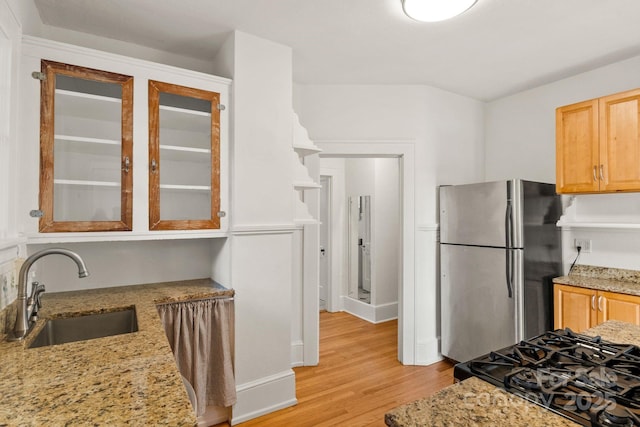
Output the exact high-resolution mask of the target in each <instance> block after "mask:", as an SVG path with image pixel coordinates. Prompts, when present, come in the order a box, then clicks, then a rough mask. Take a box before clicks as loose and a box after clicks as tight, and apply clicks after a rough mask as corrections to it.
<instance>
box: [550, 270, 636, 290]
mask: <svg viewBox="0 0 640 427" xmlns="http://www.w3.org/2000/svg"><path fill="white" fill-rule="evenodd" d="M553 283H558V284H560V285H570V286H579V287H581V288H589V289H596V290H599V291H609V292H618V293H622V294H629V295H638V296H640V271H636V270H623V269H619V268H607V267H594V266H590V265H576V266H575V268H574V269H573V271H572V272H571V274H569V275H568V276H562V277H557V278H555V279H553Z"/></svg>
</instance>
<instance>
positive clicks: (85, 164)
mask: <svg viewBox="0 0 640 427" xmlns="http://www.w3.org/2000/svg"><path fill="white" fill-rule="evenodd" d="M41 71H42V74H40V76H39V78H40V79H41V80H42V83H41V95H40V211H41V215H42V216H41V218H40V222H39V223H40V224H39V229H40V232H60V231H118V230H131V226H132V197H131V196H132V194H131V193H132V186H133V180H132V178H133V173H132V167H133V166H132V161H133V152H132V150H133V145H132V144H133V78H132V77H130V76H126V75H122V74H116V73H108V72H105V71H99V70H94V69H90V68H85V67H78V66H74V65H68V64H62V63H59V62H53V61H44V60H43V61H42V67H41Z"/></svg>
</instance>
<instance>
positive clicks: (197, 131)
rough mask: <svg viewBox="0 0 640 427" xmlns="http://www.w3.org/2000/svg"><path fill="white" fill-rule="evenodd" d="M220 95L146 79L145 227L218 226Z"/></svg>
mask: <svg viewBox="0 0 640 427" xmlns="http://www.w3.org/2000/svg"><path fill="white" fill-rule="evenodd" d="M219 105H220V94H219V93H217V92H210V91H206V90H200V89H193V88H188V87H184V86H178V85H174V84H168V83H162V82H158V81H153V80H150V81H149V229H150V230H201V229H219V228H220V218H219V214H218V213H219V211H220V111H219V108H218V106H219Z"/></svg>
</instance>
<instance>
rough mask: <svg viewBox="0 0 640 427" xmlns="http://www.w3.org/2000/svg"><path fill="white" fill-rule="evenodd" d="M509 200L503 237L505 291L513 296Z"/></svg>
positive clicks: (511, 226)
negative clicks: (505, 258)
mask: <svg viewBox="0 0 640 427" xmlns="http://www.w3.org/2000/svg"><path fill="white" fill-rule="evenodd" d="M511 211H512V207H511V201H508V202H507V209H506V212H505V218H504V228H505V238H506V242H505V243H506V256H507V260H506V261H507V262H506V276H507V277H506V279H507V291H508V292H509V298H513V253H512V249H511V244H512V234H513V215H512V212H511Z"/></svg>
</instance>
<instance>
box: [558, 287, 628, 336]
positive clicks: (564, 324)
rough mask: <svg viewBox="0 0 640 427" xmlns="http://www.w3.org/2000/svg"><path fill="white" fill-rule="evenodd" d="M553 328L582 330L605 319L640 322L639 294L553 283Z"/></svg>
mask: <svg viewBox="0 0 640 427" xmlns="http://www.w3.org/2000/svg"><path fill="white" fill-rule="evenodd" d="M553 301H554V328H556V329H561V328H570V329H571V330H573V331H574V332H582V331H584V330H586V329H589V328H591V327H593V326H596V325H599V324H600V323H602V322H605V321H607V320H620V321H623V322H629V323H633V324H635V325H640V296H634V295H627V294H620V293H616V292H607V291H597V290H595V289H588V288H581V287H577V286H568V285H559V284H555V285H554V288H553Z"/></svg>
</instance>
